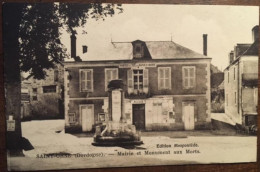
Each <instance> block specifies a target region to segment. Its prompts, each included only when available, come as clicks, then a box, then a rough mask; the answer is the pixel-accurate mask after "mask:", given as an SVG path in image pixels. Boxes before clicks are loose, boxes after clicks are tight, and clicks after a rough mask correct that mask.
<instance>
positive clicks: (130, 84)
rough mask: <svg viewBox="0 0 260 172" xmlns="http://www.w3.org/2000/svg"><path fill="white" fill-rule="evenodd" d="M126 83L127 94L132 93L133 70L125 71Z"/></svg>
mask: <svg viewBox="0 0 260 172" xmlns="http://www.w3.org/2000/svg"><path fill="white" fill-rule="evenodd" d="M127 84H128V89H127V91H128V94H131V93H133V71H132V70H131V69H129V70H128V71H127Z"/></svg>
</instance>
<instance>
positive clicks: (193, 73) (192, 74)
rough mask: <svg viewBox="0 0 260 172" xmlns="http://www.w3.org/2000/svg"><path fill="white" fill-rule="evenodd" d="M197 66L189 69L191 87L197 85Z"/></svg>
mask: <svg viewBox="0 0 260 172" xmlns="http://www.w3.org/2000/svg"><path fill="white" fill-rule="evenodd" d="M195 74H196V73H195V67H191V68H190V71H189V77H190V84H189V86H190V87H194V86H195V76H196V75H195Z"/></svg>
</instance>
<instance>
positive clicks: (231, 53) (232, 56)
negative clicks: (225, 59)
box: [229, 51, 234, 64]
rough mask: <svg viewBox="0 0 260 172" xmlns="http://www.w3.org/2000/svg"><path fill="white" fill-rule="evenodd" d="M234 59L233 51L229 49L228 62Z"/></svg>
mask: <svg viewBox="0 0 260 172" xmlns="http://www.w3.org/2000/svg"><path fill="white" fill-rule="evenodd" d="M233 61H234V51H231V52H230V53H229V64H231V63H232V62H233Z"/></svg>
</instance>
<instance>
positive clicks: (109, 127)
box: [92, 121, 143, 146]
mask: <svg viewBox="0 0 260 172" xmlns="http://www.w3.org/2000/svg"><path fill="white" fill-rule="evenodd" d="M141 144H143V142H142V141H141V137H140V132H137V131H136V129H135V126H134V125H131V124H127V123H123V122H112V121H109V122H105V123H104V124H102V125H99V126H96V133H95V136H94V142H93V143H92V145H94V146H133V145H141Z"/></svg>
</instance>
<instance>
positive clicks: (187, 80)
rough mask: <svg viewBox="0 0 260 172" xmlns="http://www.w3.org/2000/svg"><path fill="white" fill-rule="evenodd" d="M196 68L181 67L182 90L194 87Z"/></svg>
mask: <svg viewBox="0 0 260 172" xmlns="http://www.w3.org/2000/svg"><path fill="white" fill-rule="evenodd" d="M195 70H196V68H195V66H183V67H182V81H183V87H184V88H186V89H187V88H193V87H195V81H196V71H195Z"/></svg>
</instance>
